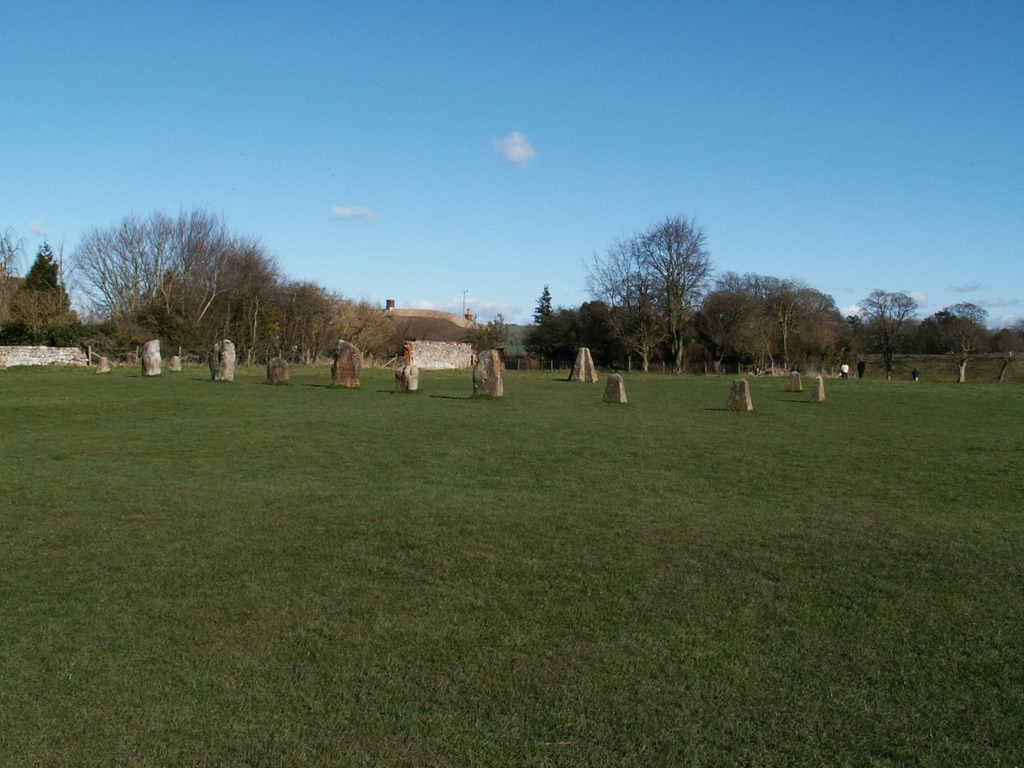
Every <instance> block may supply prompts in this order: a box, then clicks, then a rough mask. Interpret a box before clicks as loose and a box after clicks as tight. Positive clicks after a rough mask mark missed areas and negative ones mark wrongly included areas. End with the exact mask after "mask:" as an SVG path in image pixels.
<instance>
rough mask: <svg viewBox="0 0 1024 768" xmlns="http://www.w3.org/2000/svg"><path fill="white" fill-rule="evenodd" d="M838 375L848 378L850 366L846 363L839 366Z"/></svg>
mask: <svg viewBox="0 0 1024 768" xmlns="http://www.w3.org/2000/svg"><path fill="white" fill-rule="evenodd" d="M839 375H840V376H841V377H842V378H844V379H848V378H850V366H849V365H848V364H847V363H843V364H842V365H841V366H839Z"/></svg>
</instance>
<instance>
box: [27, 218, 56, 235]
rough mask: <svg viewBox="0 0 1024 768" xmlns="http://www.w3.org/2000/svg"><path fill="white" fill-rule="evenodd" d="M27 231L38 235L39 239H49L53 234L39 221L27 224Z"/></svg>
mask: <svg viewBox="0 0 1024 768" xmlns="http://www.w3.org/2000/svg"><path fill="white" fill-rule="evenodd" d="M28 231H29V232H31V233H32V234H33V235H39V236H40V237H49V236H50V235H51V234H52V233H53V230H52V229H50V228H49V227H48V226H46V225H45V224H43V222H41V221H33V222H32V223H31V224H29V225H28Z"/></svg>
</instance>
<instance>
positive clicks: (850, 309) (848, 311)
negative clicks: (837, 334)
mask: <svg viewBox="0 0 1024 768" xmlns="http://www.w3.org/2000/svg"><path fill="white" fill-rule="evenodd" d="M839 311H840V312H841V313H842V315H843V317H849V316H850V315H856V316H860V314H861V313H862V312H863V311H864V308H863V307H862V306H861V305H860V304H849V305H847V306H845V307H840V308H839Z"/></svg>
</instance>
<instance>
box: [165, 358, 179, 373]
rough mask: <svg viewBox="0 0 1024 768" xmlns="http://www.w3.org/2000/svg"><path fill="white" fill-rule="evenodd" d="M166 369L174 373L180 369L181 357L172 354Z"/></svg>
mask: <svg viewBox="0 0 1024 768" xmlns="http://www.w3.org/2000/svg"><path fill="white" fill-rule="evenodd" d="M167 370H169V371H173V372H175V373H177V372H179V371H181V357H179V356H178V355H172V356H171V360H170V362H168V363H167Z"/></svg>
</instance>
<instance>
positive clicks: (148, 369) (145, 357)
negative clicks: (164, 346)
mask: <svg viewBox="0 0 1024 768" xmlns="http://www.w3.org/2000/svg"><path fill="white" fill-rule="evenodd" d="M160 363H161V360H160V339H153V340H152V341H147V342H146V344H145V346H143V347H142V375H143V376H159V375H160Z"/></svg>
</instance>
